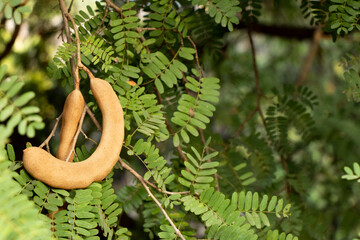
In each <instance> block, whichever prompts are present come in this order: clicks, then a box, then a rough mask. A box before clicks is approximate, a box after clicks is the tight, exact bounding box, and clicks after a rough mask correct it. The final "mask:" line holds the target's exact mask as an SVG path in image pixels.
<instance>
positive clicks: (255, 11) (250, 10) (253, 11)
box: [240, 0, 262, 23]
mask: <svg viewBox="0 0 360 240" xmlns="http://www.w3.org/2000/svg"><path fill="white" fill-rule="evenodd" d="M261 5H262V0H240V7H241V8H242V9H244V12H243V16H242V19H243V20H244V21H245V22H246V23H253V22H257V21H258V17H259V16H260V10H261V7H262V6H261Z"/></svg>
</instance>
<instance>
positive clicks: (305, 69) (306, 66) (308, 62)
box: [296, 26, 322, 87]
mask: <svg viewBox="0 0 360 240" xmlns="http://www.w3.org/2000/svg"><path fill="white" fill-rule="evenodd" d="M321 37H322V30H321V27H320V26H319V27H317V28H316V30H315V32H314V36H313V41H312V43H311V45H310V48H309V53H308V55H307V56H306V58H305V59H304V63H303V66H302V68H301V71H300V74H299V77H298V79H297V80H296V87H299V86H300V85H302V84H304V82H305V80H306V77H307V75H308V74H309V71H310V68H311V66H312V63H313V62H314V59H315V55H316V53H317V50H318V49H319V43H320V40H321Z"/></svg>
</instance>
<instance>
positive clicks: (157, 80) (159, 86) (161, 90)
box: [155, 78, 164, 94]
mask: <svg viewBox="0 0 360 240" xmlns="http://www.w3.org/2000/svg"><path fill="white" fill-rule="evenodd" d="M155 86H156V88H157V90H158V91H159V93H161V94H162V93H164V86H163V85H162V83H161V81H160V80H159V79H158V78H157V79H155Z"/></svg>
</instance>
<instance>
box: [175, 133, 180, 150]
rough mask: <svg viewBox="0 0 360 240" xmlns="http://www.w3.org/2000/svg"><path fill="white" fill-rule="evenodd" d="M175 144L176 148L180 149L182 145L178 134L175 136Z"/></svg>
mask: <svg viewBox="0 0 360 240" xmlns="http://www.w3.org/2000/svg"><path fill="white" fill-rule="evenodd" d="M173 144H174V147H178V146H179V145H180V138H179V135H178V134H177V133H175V134H174V137H173Z"/></svg>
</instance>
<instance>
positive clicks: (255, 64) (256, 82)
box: [248, 27, 266, 126]
mask: <svg viewBox="0 0 360 240" xmlns="http://www.w3.org/2000/svg"><path fill="white" fill-rule="evenodd" d="M251 31H252V29H251V27H250V28H248V36H249V41H250V47H251V55H252V65H253V69H254V75H255V87H256V95H257V96H256V108H257V111H258V112H259V115H260V117H261V120H262V122H263V124H264V126H266V123H265V118H264V114H263V112H262V110H261V106H260V100H261V90H260V81H259V71H258V68H257V63H256V53H255V46H254V41H253V38H252V35H251Z"/></svg>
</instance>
